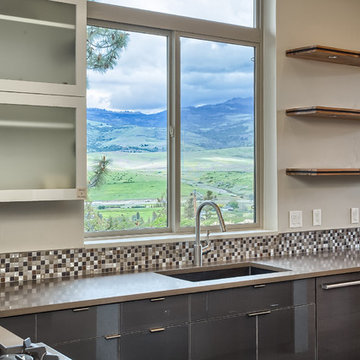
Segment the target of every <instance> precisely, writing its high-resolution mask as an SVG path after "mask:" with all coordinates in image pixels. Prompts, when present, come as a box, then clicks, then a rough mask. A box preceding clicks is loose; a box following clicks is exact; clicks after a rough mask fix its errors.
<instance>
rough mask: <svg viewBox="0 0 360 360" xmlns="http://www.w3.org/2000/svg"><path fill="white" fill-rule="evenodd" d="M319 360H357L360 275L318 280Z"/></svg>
mask: <svg viewBox="0 0 360 360" xmlns="http://www.w3.org/2000/svg"><path fill="white" fill-rule="evenodd" d="M316 291H317V331H318V360H338V359H344V360H358V359H359V354H360V342H359V339H360V300H359V299H360V273H354V274H346V275H334V276H326V277H322V278H318V279H317V281H316Z"/></svg>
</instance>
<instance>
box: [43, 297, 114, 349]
mask: <svg viewBox="0 0 360 360" xmlns="http://www.w3.org/2000/svg"><path fill="white" fill-rule="evenodd" d="M37 330H38V333H37V335H38V339H41V341H42V342H44V343H47V344H49V345H54V344H59V343H62V342H66V341H75V340H79V339H87V338H92V337H98V336H105V335H111V334H118V333H120V305H119V304H112V305H103V306H94V307H90V308H79V309H72V310H62V311H54V312H48V313H42V314H39V315H38V320H37Z"/></svg>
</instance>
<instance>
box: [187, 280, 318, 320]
mask: <svg viewBox="0 0 360 360" xmlns="http://www.w3.org/2000/svg"><path fill="white" fill-rule="evenodd" d="M314 302H315V283H314V280H313V279H310V280H296V281H286V282H281V283H271V284H263V285H255V286H247V287H243V288H235V289H227V290H219V291H210V292H208V293H200V294H194V295H191V319H192V320H201V319H207V318H211V317H218V316H227V315H234V314H242V313H248V312H251V311H257V310H263V309H277V308H283V307H287V306H297V305H304V304H310V303H314Z"/></svg>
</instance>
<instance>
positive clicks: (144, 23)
mask: <svg viewBox="0 0 360 360" xmlns="http://www.w3.org/2000/svg"><path fill="white" fill-rule="evenodd" d="M261 2H262V0H254V3H255V4H254V5H255V6H254V9H255V11H254V14H255V21H254V23H255V25H254V27H253V28H249V27H243V26H237V25H232V24H224V23H219V22H213V21H208V20H201V19H193V18H189V17H184V16H178V15H169V14H163V13H157V12H152V11H147V10H139V9H133V8H128V7H122V6H115V5H108V4H103V3H97V2H88V25H94V26H100V27H110V28H113V29H120V30H125V31H135V32H136V31H138V32H143V33H149V34H154V35H163V36H167V37H168V108H167V112H168V148H167V149H168V189H167V215H168V227H165V228H158V229H141V230H128V231H104V232H95V233H85V237H86V238H87V239H86V240H94V239H95V238H97V239H109V238H119V237H126V238H129V237H132V236H133V237H137V236H143V235H150V236H151V235H155V234H159V235H167V234H168V235H174V234H189V233H191V232H192V233H193V231H194V227H186V228H184V227H180V217H181V191H180V190H181V162H180V157H181V139H180V136H181V131H180V125H181V124H180V123H181V119H180V106H181V102H180V38H181V37H187V38H189V37H190V38H196V39H199V40H209V41H219V42H224V43H229V44H237V45H245V46H251V47H254V49H255V69H254V71H255V74H254V75H255V79H254V97H255V109H254V118H255V158H254V160H255V222H254V223H251V224H231V225H230V224H229V225H227V228H228V230H230V231H246V230H259V229H262V226H263V206H262V204H263V131H262V128H263V124H262V91H261V89H262V51H263V50H262V14H261V11H260V10H261V5H262V4H261ZM170 131H171V134H170ZM204 228H207V229H209V230H213V231H218V226H209V227H204Z"/></svg>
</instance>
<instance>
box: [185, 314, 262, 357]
mask: <svg viewBox="0 0 360 360" xmlns="http://www.w3.org/2000/svg"><path fill="white" fill-rule="evenodd" d="M255 320H256V319H255V318H250V317H247V316H246V315H245V316H237V317H233V318H224V319H218V320H209V321H199V322H195V323H192V324H191V360H240V359H241V360H255V358H256V321H255Z"/></svg>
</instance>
